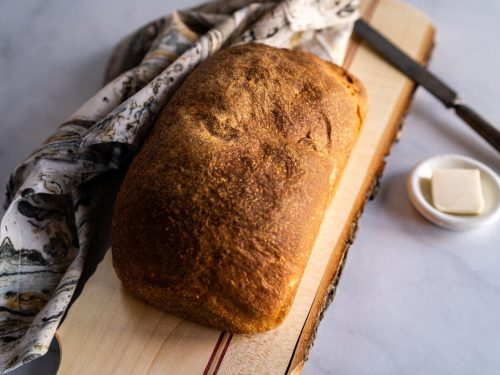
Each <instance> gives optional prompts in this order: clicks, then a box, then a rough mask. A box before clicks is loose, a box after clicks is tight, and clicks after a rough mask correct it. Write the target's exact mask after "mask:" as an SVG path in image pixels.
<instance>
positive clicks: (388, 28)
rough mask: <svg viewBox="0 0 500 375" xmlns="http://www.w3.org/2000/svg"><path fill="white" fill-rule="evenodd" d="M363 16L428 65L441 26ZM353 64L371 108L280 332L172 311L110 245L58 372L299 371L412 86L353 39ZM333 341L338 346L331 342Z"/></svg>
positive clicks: (65, 340)
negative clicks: (211, 323) (128, 271)
mask: <svg viewBox="0 0 500 375" xmlns="http://www.w3.org/2000/svg"><path fill="white" fill-rule="evenodd" d="M362 11H363V15H364V18H365V19H367V20H368V21H369V22H370V23H371V24H372V25H373V26H374V27H375V28H377V29H378V30H380V31H381V32H382V33H383V34H385V35H387V36H389V37H390V39H391V40H393V41H394V42H395V43H396V44H397V45H398V46H399V47H401V48H402V49H403V50H404V51H406V52H407V53H408V54H410V55H411V56H413V57H414V58H416V59H417V60H419V61H421V62H424V63H425V62H427V59H428V57H429V54H430V50H431V48H432V45H433V37H434V28H433V27H432V25H431V23H430V21H429V20H428V18H427V17H426V16H425V15H423V14H422V13H420V12H419V11H417V10H415V9H413V8H411V7H409V6H408V5H405V4H403V3H401V2H399V1H398V0H379V1H377V0H367V1H365V2H363V4H362ZM345 65H346V67H347V68H348V69H349V70H350V71H351V72H352V73H354V74H355V75H356V76H357V77H359V78H360V79H361V80H362V81H363V82H364V84H365V86H366V88H367V91H368V96H369V113H368V118H367V121H366V123H365V125H364V127H363V129H362V131H361V135H360V138H359V140H358V141H357V143H356V145H355V147H354V150H353V152H352V154H351V156H350V159H349V162H348V164H347V167H346V169H345V170H344V173H343V176H342V179H341V181H340V184H339V186H338V188H337V192H336V194H335V197H334V199H333V200H332V203H331V205H330V207H329V209H328V211H327V214H326V216H325V220H324V222H323V224H322V227H321V230H320V233H319V235H318V238H317V240H316V244H315V246H314V249H313V251H312V254H311V257H310V260H309V263H308V265H307V268H306V271H305V274H304V277H303V279H302V282H301V284H300V287H299V290H298V293H297V296H296V298H295V301H294V304H293V307H292V309H291V311H290V314H289V316H288V318H287V319H286V320H285V322H284V323H283V324H282V325H281V326H280V327H279V328H277V329H275V330H272V331H270V332H266V333H262V334H257V335H232V334H227V333H221V332H219V331H216V330H213V329H210V328H207V327H203V326H200V325H197V324H193V323H190V322H187V321H185V320H182V319H179V318H176V317H173V316H171V315H168V314H166V313H164V312H162V311H160V310H157V309H156V308H154V307H151V306H149V305H147V304H145V303H143V302H141V301H139V300H137V299H135V298H133V297H131V296H129V295H128V294H127V293H125V292H124V291H123V289H122V288H121V285H120V282H119V281H118V279H117V277H116V274H115V272H114V270H113V268H112V265H111V254H110V252H109V251H108V253H107V255H106V256H105V258H104V260H103V261H102V262H101V263H100V264H99V266H98V268H97V270H96V272H95V274H94V275H93V276H92V277H91V278H90V279H89V281H88V282H87V284H86V285H85V288H84V290H83V293H82V294H81V295H80V297H79V298H78V299H77V300H76V302H75V303H74V304H73V306H72V307H71V309H70V311H69V313H68V315H67V318H66V320H65V321H64V323H63V324H62V326H61V327H60V328H59V330H58V332H57V338H58V341H59V344H60V346H61V363H60V367H59V374H72V375H75V374H120V375H124V374H215V373H219V374H286V373H293V374H296V373H299V372H300V371H301V369H302V367H303V365H304V363H305V361H306V359H307V353H308V351H309V349H310V347H311V346H312V343H313V341H314V336H315V332H316V329H317V326H318V324H319V321H320V319H321V316H322V312H323V311H324V309H325V308H326V306H327V305H328V303H329V302H330V301H331V299H332V298H333V295H334V293H335V289H336V287H337V283H338V280H339V276H340V272H341V269H342V266H343V264H344V260H345V256H346V253H347V250H348V247H349V245H350V244H351V243H352V241H353V237H354V233H355V230H356V226H357V220H358V218H359V215H360V214H361V212H362V209H363V206H364V204H365V202H366V200H367V199H368V198H369V197H370V195H371V194H372V193H373V189H374V187H375V186H376V184H377V183H378V179H379V178H380V175H381V173H382V170H383V167H384V157H385V155H387V154H388V152H389V150H390V148H391V145H392V144H393V142H394V140H395V138H396V135H397V134H398V130H399V127H400V124H401V123H402V119H403V117H404V115H405V113H406V110H407V108H408V105H409V103H410V101H411V98H412V94H413V90H414V85H413V84H412V83H411V82H410V81H409V80H408V79H407V78H405V77H404V76H403V75H402V74H401V73H399V72H397V71H396V70H395V69H393V68H391V67H390V66H389V65H388V64H387V63H386V62H384V61H383V60H382V59H381V58H380V57H379V56H378V55H377V54H375V53H374V52H373V51H372V50H371V49H370V48H368V47H367V46H366V45H365V44H364V43H360V42H359V40H356V38H353V39H352V41H351V44H350V47H349V51H348V55H347V58H346V63H345ZM332 345H335V343H332Z"/></svg>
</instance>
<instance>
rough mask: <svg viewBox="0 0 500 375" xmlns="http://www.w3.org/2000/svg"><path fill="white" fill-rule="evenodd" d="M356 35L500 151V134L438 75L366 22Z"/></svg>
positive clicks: (357, 27) (360, 22) (358, 26)
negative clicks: (452, 110) (462, 100)
mask: <svg viewBox="0 0 500 375" xmlns="http://www.w3.org/2000/svg"><path fill="white" fill-rule="evenodd" d="M354 32H355V33H356V34H357V35H358V36H359V37H361V38H362V39H364V40H365V41H366V42H367V43H368V45H369V46H371V47H372V48H373V49H374V50H375V51H376V52H378V53H379V54H380V55H381V56H382V57H384V58H385V59H386V60H387V61H388V62H389V63H390V64H392V65H393V66H394V67H395V68H397V69H398V70H399V71H401V72H402V73H403V74H405V75H406V76H407V77H408V78H410V79H412V80H413V81H414V82H416V83H418V84H419V85H421V86H422V87H424V88H425V89H426V90H427V91H429V92H430V93H431V94H432V95H434V96H435V97H436V98H437V99H438V100H439V101H441V103H443V104H444V106H445V107H447V108H452V109H454V110H455V113H456V114H457V115H458V116H459V117H460V118H461V119H462V120H463V121H465V123H467V124H468V125H469V126H470V127H471V128H472V129H473V130H475V131H476V132H477V133H478V134H479V135H480V136H481V137H483V138H484V139H485V140H486V141H487V142H488V143H489V144H490V145H492V146H493V147H494V148H495V149H496V150H497V151H499V152H500V131H499V130H498V129H496V128H495V126H493V125H492V124H491V123H489V122H488V121H486V120H485V119H484V118H482V117H481V116H480V115H479V114H478V113H477V112H476V111H474V110H473V109H472V108H470V107H469V106H467V105H465V104H463V103H462V102H461V101H460V99H459V97H458V94H457V93H456V92H455V90H453V89H452V88H451V87H450V86H448V85H447V84H446V83H445V82H443V81H442V80H441V79H440V78H438V77H437V76H436V75H434V74H433V73H431V72H430V71H429V70H427V69H426V68H425V67H424V66H422V65H421V64H419V63H418V62H416V61H415V60H413V59H412V58H411V57H410V56H408V55H407V54H406V53H404V52H403V51H402V50H401V49H399V48H398V47H396V46H395V45H394V44H393V43H392V42H390V41H389V40H388V39H387V38H385V37H384V36H383V35H382V34H380V33H379V32H378V31H377V30H375V29H374V28H373V27H371V26H370V25H369V24H368V23H367V22H366V21H364V20H363V19H358V20H357V21H356V23H355V24H354Z"/></svg>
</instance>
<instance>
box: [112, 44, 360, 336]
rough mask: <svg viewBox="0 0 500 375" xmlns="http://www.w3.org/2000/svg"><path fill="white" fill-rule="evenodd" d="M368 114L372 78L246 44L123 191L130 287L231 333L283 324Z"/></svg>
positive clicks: (167, 117)
mask: <svg viewBox="0 0 500 375" xmlns="http://www.w3.org/2000/svg"><path fill="white" fill-rule="evenodd" d="M365 111H366V100H365V93H364V91H363V88H362V85H361V84H360V83H359V82H358V81H357V80H356V79H355V78H353V77H352V76H350V75H348V74H347V73H346V72H345V71H344V70H343V69H342V68H340V67H337V66H335V65H333V64H330V63H327V62H325V61H323V60H321V59H319V58H317V57H315V56H313V55H311V54H307V53H304V52H296V51H291V50H285V49H276V48H272V47H267V46H264V45H260V44H246V45H241V46H237V47H232V48H228V49H225V50H222V51H221V52H219V53H217V54H216V55H214V56H213V57H212V58H209V59H208V60H206V61H205V62H204V63H202V64H201V65H200V66H199V67H197V68H196V69H195V70H194V71H193V72H192V73H191V75H190V76H189V77H188V78H187V79H186V81H185V82H184V83H183V84H182V85H181V87H180V88H179V89H178V90H177V92H176V93H175V95H174V96H173V97H172V99H171V100H170V102H169V103H168V105H167V106H166V107H165V109H164V110H163V112H162V113H161V115H160V117H159V119H158V121H157V123H156V125H155V127H154V129H153V130H152V131H151V134H150V136H149V137H148V139H147V141H146V143H145V145H144V147H143V148H142V150H141V151H140V153H139V154H138V155H137V157H136V158H135V160H134V161H133V163H132V165H131V167H130V169H129V171H128V173H127V176H126V178H125V181H124V183H123V185H122V187H121V189H120V192H119V194H118V198H117V201H116V205H115V210H114V217H113V228H112V229H113V232H112V242H113V247H112V249H113V264H114V267H115V269H116V272H117V274H118V276H119V278H120V280H121V281H122V283H123V285H124V286H125V288H126V289H128V290H130V291H131V292H132V293H134V294H135V295H137V296H139V297H140V298H142V299H144V300H145V301H147V302H149V303H151V304H153V305H156V306H158V307H160V308H162V309H164V310H166V311H169V312H171V313H173V314H176V315H179V316H182V317H185V318H187V319H190V320H193V321H196V322H199V323H202V324H206V325H210V326H213V327H216V328H218V329H221V330H224V331H230V332H235V333H239V332H245V333H251V332H260V331H264V330H268V329H271V328H274V327H275V326H277V325H278V324H280V323H281V322H282V321H283V319H284V318H285V316H286V314H287V313H288V310H289V309H290V306H291V304H292V301H293V298H294V296H295V293H296V290H297V287H298V283H299V282H300V279H301V277H302V273H303V271H304V268H305V266H306V264H307V259H308V257H309V253H310V251H311V248H312V246H313V243H314V239H315V237H316V234H317V231H318V229H319V225H320V223H321V220H322V217H323V213H324V210H325V207H326V204H327V202H328V200H329V198H330V196H331V192H332V191H333V189H334V187H335V185H336V182H337V180H338V177H339V175H340V173H341V171H342V169H343V166H344V164H345V162H346V160H347V157H348V155H349V152H350V150H351V148H352V146H353V143H354V142H355V139H356V137H357V135H358V132H359V128H360V126H361V124H362V120H363V117H364V114H365Z"/></svg>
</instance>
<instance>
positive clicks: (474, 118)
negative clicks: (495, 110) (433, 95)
mask: <svg viewBox="0 0 500 375" xmlns="http://www.w3.org/2000/svg"><path fill="white" fill-rule="evenodd" d="M453 108H455V112H456V114H457V115H458V117H460V118H461V119H462V120H464V121H465V122H466V123H467V124H469V126H470V127H471V128H472V129H474V130H475V131H476V133H478V134H479V135H480V136H481V137H483V138H484V139H485V140H486V141H487V142H488V143H489V144H490V145H492V146H493V147H495V149H496V150H497V151H499V152H500V131H499V130H498V129H496V128H495V127H494V126H493V125H492V124H490V123H489V122H488V121H486V120H485V119H484V118H482V117H481V116H480V115H479V114H478V113H477V112H475V111H474V110H473V109H472V108H470V107H468V106H466V105H465V104H461V103H457V104H454V105H453Z"/></svg>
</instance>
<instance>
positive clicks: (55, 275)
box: [0, 0, 359, 373]
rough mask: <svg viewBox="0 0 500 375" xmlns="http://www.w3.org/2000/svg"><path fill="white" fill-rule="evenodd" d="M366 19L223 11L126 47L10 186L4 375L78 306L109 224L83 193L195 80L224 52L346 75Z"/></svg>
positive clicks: (232, 6)
mask: <svg viewBox="0 0 500 375" xmlns="http://www.w3.org/2000/svg"><path fill="white" fill-rule="evenodd" d="M358 14H359V3H358V0H283V1H277V0H217V1H212V2H208V3H205V4H202V5H200V6H198V7H195V8H192V9H188V10H183V11H175V12H173V13H172V14H170V15H168V16H166V17H163V18H160V19H158V20H156V21H154V22H151V23H150V24H148V25H146V26H144V27H142V28H141V29H139V30H137V31H136V32H135V33H133V34H132V35H130V36H129V37H127V38H126V39H124V40H123V41H122V42H120V43H119V44H118V46H117V47H116V48H115V50H114V52H113V54H112V57H111V60H110V62H109V65H108V69H107V71H106V79H105V82H106V83H105V86H104V87H103V88H102V89H101V90H100V91H99V92H97V93H96V94H95V95H94V96H93V97H92V98H90V99H89V100H88V101H87V102H86V103H85V104H83V105H82V106H81V107H80V109H78V110H77V111H76V112H75V113H74V114H73V115H72V116H70V117H69V118H68V119H67V121H65V122H64V123H63V124H61V125H60V126H59V127H58V128H57V130H56V131H55V132H54V134H53V135H52V136H51V137H49V138H48V139H47V140H46V141H45V142H44V143H43V144H42V145H41V146H40V148H38V149H37V150H36V151H34V152H33V153H32V154H31V155H30V156H29V157H28V158H27V159H26V160H25V161H24V162H23V163H22V164H21V165H20V166H19V167H18V168H17V169H16V170H15V171H14V172H13V173H12V176H11V178H10V181H9V183H8V186H7V199H6V212H5V215H4V217H3V218H2V222H1V228H0V372H2V373H3V372H6V371H9V370H11V369H14V368H16V367H18V366H20V365H21V364H23V363H26V362H28V361H30V360H32V359H35V358H37V357H39V356H41V355H43V354H45V353H46V352H47V350H48V347H49V345H50V342H51V341H52V338H53V337H54V334H55V332H56V329H57V327H58V325H59V323H60V321H61V318H62V317H63V315H64V313H65V312H66V309H67V307H68V305H69V303H70V301H71V298H72V296H73V293H74V291H75V288H76V285H77V283H78V280H79V278H80V275H81V273H82V269H83V266H84V263H85V258H86V257H87V256H88V254H89V253H90V252H91V251H92V249H91V248H89V247H90V246H89V244H90V239H91V238H92V234H93V233H92V231H91V227H92V225H91V224H92V222H95V220H96V216H97V214H96V212H98V211H96V210H98V207H96V203H95V201H96V199H94V197H93V196H88V195H87V194H85V192H84V191H83V189H82V188H81V185H82V184H83V183H87V184H92V179H93V178H94V177H96V176H98V175H100V174H103V173H104V172H107V171H109V170H113V169H119V168H124V167H126V166H127V165H128V163H129V162H130V160H131V158H132V156H133V155H134V154H135V153H136V152H137V150H138V149H139V148H140V146H141V144H142V142H143V140H144V138H145V136H146V135H147V133H148V131H149V129H150V127H151V125H152V124H153V123H154V119H155V117H156V116H157V115H158V113H159V111H160V110H161V109H162V107H163V106H164V105H165V103H167V101H168V99H169V98H170V96H171V95H172V93H173V92H174V91H175V90H176V88H177V87H178V85H179V84H180V83H181V82H182V80H183V79H184V78H185V77H186V76H187V75H188V74H189V72H190V71H191V70H192V69H194V68H195V67H196V66H197V65H198V64H199V63H200V62H201V61H203V60H205V59H206V58H207V57H209V56H211V55H212V54H214V53H215V52H217V51H218V50H219V49H221V48H225V47H228V46H231V45H234V44H238V43H249V42H258V43H265V44H268V45H272V46H276V47H283V48H297V49H302V50H307V51H310V52H313V53H316V54H317V55H319V56H321V57H323V58H325V59H329V60H331V61H333V62H336V63H337V64H341V63H342V61H343V58H344V54H345V51H346V47H347V43H348V40H349V36H350V34H351V32H352V27H353V23H354V21H355V20H356V18H357V17H358ZM202 84H203V82H200V85H202Z"/></svg>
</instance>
